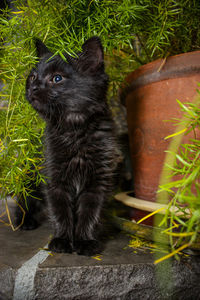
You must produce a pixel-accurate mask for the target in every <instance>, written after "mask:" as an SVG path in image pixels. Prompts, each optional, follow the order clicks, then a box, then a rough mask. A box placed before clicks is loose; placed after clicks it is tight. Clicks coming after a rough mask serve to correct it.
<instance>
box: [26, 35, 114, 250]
mask: <svg viewBox="0 0 200 300" xmlns="http://www.w3.org/2000/svg"><path fill="white" fill-rule="evenodd" d="M36 49H37V55H38V57H39V58H40V60H39V63H38V64H37V65H36V67H35V68H33V70H32V71H31V73H30V75H29V76H28V78H27V84H26V97H27V99H28V101H29V102H30V104H31V105H32V106H33V107H34V109H35V110H36V111H38V112H39V114H40V115H41V116H42V117H43V118H44V120H45V121H46V136H45V160H46V163H45V169H46V176H47V184H46V185H45V186H44V192H45V198H46V201H47V204H48V208H49V214H50V217H51V221H52V222H53V227H54V230H55V232H54V237H53V239H52V240H51V242H50V243H49V249H50V250H52V251H55V252H68V253H71V252H72V251H76V252H77V253H78V254H83V255H93V254H95V253H98V252H99V251H100V244H99V242H98V240H97V234H96V233H97V228H98V226H99V223H100V216H101V211H102V207H103V204H104V202H105V200H106V199H107V198H108V197H109V195H110V193H111V192H112V189H113V173H114V171H115V168H116V158H117V144H116V140H115V136H114V130H113V122H112V120H111V113H110V111H109V108H108V105H107V102H106V92H107V87H108V76H107V75H106V73H105V71H104V57H103V49H102V45H101V42H100V39H99V38H98V37H92V38H90V39H89V40H87V41H86V42H85V43H84V44H83V46H82V53H79V54H78V55H77V57H75V58H74V57H71V56H69V55H66V61H64V60H63V59H61V57H60V56H58V55H56V56H53V54H52V53H51V52H50V51H49V49H48V48H47V47H46V46H45V45H44V44H43V43H42V42H41V41H40V40H38V39H37V40H36Z"/></svg>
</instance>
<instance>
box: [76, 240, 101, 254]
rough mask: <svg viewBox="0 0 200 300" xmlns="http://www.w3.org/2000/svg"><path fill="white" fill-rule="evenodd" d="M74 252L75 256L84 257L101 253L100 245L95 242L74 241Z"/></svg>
mask: <svg viewBox="0 0 200 300" xmlns="http://www.w3.org/2000/svg"><path fill="white" fill-rule="evenodd" d="M75 250H76V253H77V254H79V255H86V256H92V255H95V254H98V253H100V252H101V249H100V244H99V242H98V241H97V240H85V241H84V240H81V241H76V242H75Z"/></svg>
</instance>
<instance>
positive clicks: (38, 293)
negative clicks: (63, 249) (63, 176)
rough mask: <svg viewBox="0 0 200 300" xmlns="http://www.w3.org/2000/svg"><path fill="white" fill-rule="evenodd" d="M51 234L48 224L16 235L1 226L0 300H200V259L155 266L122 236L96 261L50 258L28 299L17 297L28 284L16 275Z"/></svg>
mask: <svg viewBox="0 0 200 300" xmlns="http://www.w3.org/2000/svg"><path fill="white" fill-rule="evenodd" d="M50 234H51V229H50V228H49V226H48V225H43V226H41V227H39V228H38V229H36V230H33V231H17V232H13V231H12V230H11V229H10V228H8V227H5V226H3V227H0V245H1V246H0V300H10V299H13V300H18V299H19V300H26V299H29V300H34V299H37V300H40V299H41V300H45V299H47V300H51V299H69V300H79V299H80V300H82V299H84V300H86V299H92V300H93V299H95V300H98V299H99V300H100V299H108V300H111V299H113V300H117V299H119V300H120V299H122V300H123V299H130V300H134V299H136V300H140V299H142V300H143V299H144V300H145V299H151V300H152V299H153V300H154V299H155V300H157V299H159V300H165V299H174V300H175V299H178V300H179V299H188V300H189V299H194V300H196V299H197V300H198V299H200V257H198V256H197V257H194V256H191V257H187V258H184V259H182V260H181V261H180V262H177V261H174V260H173V261H171V262H170V263H169V262H163V263H161V264H159V265H157V266H155V265H154V264H153V262H154V259H155V257H154V254H152V253H150V252H149V251H143V250H142V251H141V250H140V249H135V250H136V251H135V250H134V249H132V248H129V247H127V245H128V242H129V239H130V238H129V236H128V235H126V234H124V233H114V235H113V236H109V237H108V238H107V241H106V243H105V249H104V251H103V252H102V254H101V255H100V256H97V257H96V258H94V257H84V256H79V255H77V254H75V253H73V254H53V256H51V255H49V256H48V257H47V258H46V259H45V260H44V262H43V263H41V264H39V265H37V267H36V270H35V273H34V277H33V278H32V280H33V287H31V288H32V289H33V290H31V291H30V286H31V285H30V286H29V290H28V294H27V295H26V294H23V293H25V292H23V293H22V295H23V296H22V297H21V298H19V294H18V296H16V295H17V293H14V291H16V284H18V285H19V286H17V289H18V291H19V290H20V289H22V290H23V286H24V284H25V283H24V280H25V281H26V278H24V279H23V280H22V281H21V282H20V280H19V274H18V273H19V270H21V269H22V268H23V266H24V265H26V264H27V261H28V262H29V263H31V262H32V258H33V257H35V256H37V254H38V253H39V252H41V250H40V248H42V247H44V246H45V245H46V244H47V242H48V240H49V238H50ZM43 252H44V251H43ZM135 252H136V253H135ZM45 253H47V252H45ZM162 255H163V254H162ZM27 266H28V265H27ZM30 267H31V269H32V265H30ZM28 268H29V267H28ZM26 271H29V269H27V270H26ZM27 277H29V276H27ZM27 280H28V279H27ZM13 295H14V298H13Z"/></svg>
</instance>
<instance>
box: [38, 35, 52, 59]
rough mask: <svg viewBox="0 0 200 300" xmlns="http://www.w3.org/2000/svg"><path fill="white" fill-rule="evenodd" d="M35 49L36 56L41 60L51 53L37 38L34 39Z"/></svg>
mask: <svg viewBox="0 0 200 300" xmlns="http://www.w3.org/2000/svg"><path fill="white" fill-rule="evenodd" d="M35 47H36V51H37V56H38V57H39V58H42V57H43V56H45V55H46V54H52V53H51V51H50V50H49V49H48V48H47V47H46V46H45V44H44V43H43V42H42V41H41V40H40V39H38V38H36V39H35Z"/></svg>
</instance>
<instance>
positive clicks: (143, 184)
mask: <svg viewBox="0 0 200 300" xmlns="http://www.w3.org/2000/svg"><path fill="white" fill-rule="evenodd" d="M126 81H127V83H128V86H127V87H125V88H124V89H123V90H122V91H121V99H122V101H123V103H124V104H125V105H126V108H127V122H128V129H129V139H130V148H131V159H132V166H133V176H134V193H135V197H136V198H139V199H145V200H150V201H155V199H156V192H157V189H158V185H159V179H160V174H161V171H162V168H163V162H164V158H165V155H166V153H165V150H167V149H168V145H169V140H165V137H166V136H168V135H170V134H172V133H173V132H175V126H174V125H173V124H172V123H171V122H164V120H170V119H172V118H181V116H182V112H181V110H180V107H179V105H178V103H177V102H176V99H178V100H180V101H181V102H183V103H184V102H190V101H192V100H193V98H194V96H195V95H196V94H197V91H196V90H197V88H198V86H197V83H199V82H200V51H196V52H190V53H185V54H180V55H176V56H172V57H169V58H167V59H166V60H162V59H161V60H156V61H154V62H152V63H149V64H147V65H144V66H142V67H140V68H139V69H137V70H136V71H134V72H132V73H130V75H129V76H128V77H127V78H126ZM190 137H193V135H191V136H187V137H184V139H185V138H186V139H187V140H188V139H189V138H190ZM184 141H186V140H183V142H184Z"/></svg>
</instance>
